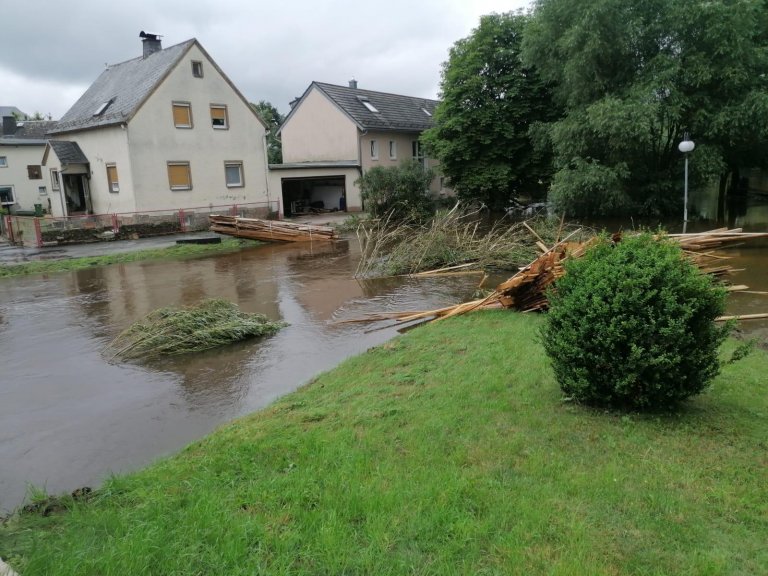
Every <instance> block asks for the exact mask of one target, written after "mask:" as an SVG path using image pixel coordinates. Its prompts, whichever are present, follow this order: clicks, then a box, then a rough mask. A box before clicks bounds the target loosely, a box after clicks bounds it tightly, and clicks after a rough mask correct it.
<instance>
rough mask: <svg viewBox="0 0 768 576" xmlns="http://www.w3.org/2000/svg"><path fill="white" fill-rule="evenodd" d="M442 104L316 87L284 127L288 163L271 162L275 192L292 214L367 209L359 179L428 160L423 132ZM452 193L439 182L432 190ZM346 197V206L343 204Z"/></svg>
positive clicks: (296, 106)
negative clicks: (380, 168) (369, 172)
mask: <svg viewBox="0 0 768 576" xmlns="http://www.w3.org/2000/svg"><path fill="white" fill-rule="evenodd" d="M436 105H437V101H435V100H427V99H424V98H415V97H412V96H402V95H399V94H389V93H387V92H376V91H373V90H362V89H360V88H358V87H357V81H355V80H352V81H350V82H349V86H337V85H334V84H325V83H322V82H312V84H310V85H309V88H307V90H306V91H305V92H304V94H303V95H302V96H301V97H300V98H299V99H297V100H296V101H294V102H292V103H291V106H292V108H291V111H290V113H289V114H288V116H287V118H286V119H285V122H283V125H282V126H281V127H280V129H279V134H280V138H281V141H282V146H283V163H282V164H270V170H271V175H272V178H271V181H272V184H271V188H272V189H273V190H279V191H281V192H282V209H283V211H284V213H285V215H286V216H290V215H292V214H297V213H302V212H305V211H307V210H309V209H311V208H313V207H315V208H318V207H321V208H324V209H334V208H338V209H342V210H343V209H347V210H349V211H358V210H361V209H362V208H363V205H362V199H361V197H360V190H359V188H358V187H357V185H356V184H355V181H356V180H357V179H358V178H359V177H360V176H361V175H362V174H363V173H364V172H365V171H366V170H369V169H370V168H372V167H374V166H396V165H397V164H398V163H400V162H402V161H403V160H404V159H411V158H413V159H416V160H418V161H420V162H423V163H424V164H425V165H426V166H429V167H435V166H437V162H436V161H435V160H431V159H428V158H426V157H425V156H424V152H423V150H422V148H421V144H420V142H419V136H420V135H421V133H422V132H423V131H424V130H426V129H427V128H430V127H431V126H432V114H433V113H434V110H435V107H436ZM430 188H431V190H432V191H433V192H445V190H444V189H443V186H442V179H441V178H439V177H436V178H435V180H434V181H433V183H432V186H431V187H430ZM342 198H343V200H342Z"/></svg>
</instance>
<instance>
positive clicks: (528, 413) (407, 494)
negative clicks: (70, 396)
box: [0, 311, 768, 576]
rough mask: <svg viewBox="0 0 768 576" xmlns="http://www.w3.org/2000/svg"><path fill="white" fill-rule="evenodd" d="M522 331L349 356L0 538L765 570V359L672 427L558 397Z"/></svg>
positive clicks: (469, 330)
mask: <svg viewBox="0 0 768 576" xmlns="http://www.w3.org/2000/svg"><path fill="white" fill-rule="evenodd" d="M539 323H540V318H538V317H533V316H530V315H516V314H513V313H510V312H503V311H499V312H485V313H477V314H474V315H468V316H466V317H461V318H456V319H452V320H449V321H446V322H441V323H438V324H435V325H431V326H428V327H425V328H420V329H418V330H415V331H413V332H410V333H409V334H408V335H406V336H404V337H402V338H399V339H397V340H394V341H392V342H390V343H388V344H386V345H384V346H382V347H379V348H377V349H374V350H371V351H369V352H367V353H365V354H363V355H361V356H359V357H356V358H353V359H351V360H349V361H347V362H345V363H344V364H342V365H341V366H340V367H338V368H337V369H335V370H333V371H332V372H329V373H327V374H324V375H322V376H320V377H319V378H317V379H316V380H315V381H314V382H312V383H311V384H310V385H309V386H307V387H305V388H304V389H302V390H300V391H298V392H297V393H294V394H292V395H289V396H287V397H285V398H283V399H282V400H280V401H279V402H277V403H275V404H274V405H273V406H271V407H270V408H268V409H266V410H264V411H262V412H259V413H257V414H254V415H252V416H250V417H248V418H245V419H243V420H240V421H237V422H234V423H232V424H229V425H227V426H225V427H223V428H221V429H220V430H218V431H217V432H216V433H215V434H213V435H211V436H210V437H208V438H206V439H204V440H202V441H200V442H198V443H195V444H193V445H191V446H190V447H188V448H187V449H185V450H184V451H183V452H181V453H180V454H179V455H177V456H176V457H174V458H171V459H169V460H165V461H163V462H160V463H158V464H157V465H155V466H152V467H151V468H149V469H147V470H144V471H142V472H140V473H137V474H133V475H129V476H121V477H116V478H113V479H111V480H109V481H108V482H106V483H105V485H104V486H103V487H102V488H101V489H100V490H99V491H98V492H97V493H94V494H93V495H92V496H91V498H90V499H84V500H81V501H78V502H72V501H62V502H61V503H60V504H62V505H64V506H65V507H66V508H67V509H66V510H64V511H57V510H56V509H55V508H56V507H55V506H51V507H50V509H49V511H50V512H52V513H51V515H49V516H47V517H44V516H42V515H41V514H40V513H26V514H22V515H21V516H20V517H16V518H13V519H11V520H10V521H9V522H8V523H7V524H6V525H5V526H3V527H1V528H0V556H2V557H3V558H6V559H8V560H9V562H10V563H11V564H12V565H13V566H14V567H15V568H17V569H18V570H19V571H20V572H21V574H22V576H32V575H35V574H46V575H54V574H72V575H74V574H99V575H102V576H106V575H117V574H120V575H123V574H132V575H137V574H227V575H237V574H377V575H379V574H440V575H442V574H472V575H474V574H568V575H573V574H585V575H597V574H697V575H698V574H764V573H765V572H766V568H767V567H768V548H766V547H765V535H766V534H768V505H767V504H766V503H767V502H768V482H766V481H765V473H766V465H767V464H768V460H767V459H768V426H767V425H766V424H767V423H768V422H767V420H768V394H766V392H767V390H766V388H767V386H768V385H767V384H766V382H765V377H764V375H765V374H766V372H767V371H768V355H767V354H765V353H764V352H761V351H758V352H756V353H754V354H753V355H751V356H750V357H748V358H747V359H746V360H744V361H743V362H740V363H737V364H735V365H732V366H730V367H728V368H727V369H726V371H725V372H724V373H723V374H722V375H721V376H720V377H719V378H718V379H717V381H716V382H715V385H714V386H713V388H712V389H711V390H710V391H709V392H707V393H706V394H704V395H702V396H701V397H699V398H697V399H695V400H693V401H691V402H690V403H689V404H687V405H686V407H685V409H684V410H681V411H680V412H678V413H675V414H661V415H652V416H637V415H619V414H612V413H605V412H603V411H594V410H590V409H586V408H583V407H579V406H574V405H571V404H569V403H567V402H564V401H563V400H562V398H561V394H560V393H559V390H558V388H557V385H556V384H555V382H554V381H553V378H552V375H551V371H550V370H549V368H548V366H547V364H546V361H545V358H544V356H543V352H542V350H541V347H540V345H539V344H537V343H536V331H537V327H538V325H539Z"/></svg>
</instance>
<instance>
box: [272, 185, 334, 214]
mask: <svg viewBox="0 0 768 576" xmlns="http://www.w3.org/2000/svg"><path fill="white" fill-rule="evenodd" d="M345 181H346V179H345V177H344V176H343V175H341V176H323V177H308V178H282V179H281V182H282V194H283V211H284V214H285V216H287V217H288V216H299V215H301V214H322V213H325V212H338V211H342V212H346V210H347V190H346V185H345Z"/></svg>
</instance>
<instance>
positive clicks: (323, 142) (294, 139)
mask: <svg viewBox="0 0 768 576" xmlns="http://www.w3.org/2000/svg"><path fill="white" fill-rule="evenodd" d="M357 132H358V130H357V126H356V125H355V124H354V123H353V122H352V121H351V120H350V119H349V117H347V116H346V115H345V114H344V113H343V112H342V111H341V110H339V109H338V108H337V107H336V105H335V104H333V102H331V101H330V100H328V98H327V97H326V96H325V95H324V94H323V93H322V92H320V90H319V89H318V88H317V87H315V86H313V87H312V89H311V90H310V92H309V94H307V97H306V98H305V99H304V100H303V101H302V102H301V104H299V107H298V108H297V109H296V110H295V111H294V112H293V115H292V116H291V117H290V118H289V119H288V121H287V122H286V123H285V125H283V127H282V129H281V131H280V139H281V140H282V143H283V162H285V163H290V162H318V161H342V160H343V161H356V160H357V159H358V139H357Z"/></svg>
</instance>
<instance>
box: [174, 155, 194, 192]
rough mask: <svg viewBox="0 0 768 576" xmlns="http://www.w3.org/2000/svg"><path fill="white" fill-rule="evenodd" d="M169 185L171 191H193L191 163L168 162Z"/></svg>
mask: <svg viewBox="0 0 768 576" xmlns="http://www.w3.org/2000/svg"><path fill="white" fill-rule="evenodd" d="M168 183H169V184H170V186H171V190H191V189H192V170H191V169H190V167H189V162H168Z"/></svg>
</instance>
